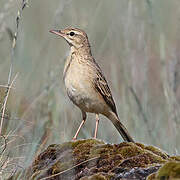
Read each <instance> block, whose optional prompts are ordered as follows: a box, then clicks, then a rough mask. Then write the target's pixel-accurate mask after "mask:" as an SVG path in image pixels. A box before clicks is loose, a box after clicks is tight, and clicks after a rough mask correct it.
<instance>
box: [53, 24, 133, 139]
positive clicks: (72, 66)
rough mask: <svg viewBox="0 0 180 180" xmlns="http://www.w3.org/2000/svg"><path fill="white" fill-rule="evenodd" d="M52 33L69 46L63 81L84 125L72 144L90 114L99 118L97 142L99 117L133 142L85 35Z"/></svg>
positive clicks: (73, 30) (72, 30) (67, 30)
mask: <svg viewBox="0 0 180 180" xmlns="http://www.w3.org/2000/svg"><path fill="white" fill-rule="evenodd" d="M50 32H51V33H54V34H56V35H58V36H60V37H62V38H64V39H65V40H66V41H67V43H68V44H69V46H70V52H69V55H68V57H67V59H66V62H65V65H64V72H63V81H64V84H65V88H66V91H67V95H68V97H69V98H70V100H71V101H72V102H73V103H74V104H75V105H76V106H78V107H79V108H80V110H81V112H82V122H81V124H80V126H79V128H78V129H77V131H76V133H75V135H74V137H73V140H76V139H77V136H78V134H79V131H80V129H81V128H82V126H83V125H84V123H85V121H86V118H87V113H94V114H95V115H96V116H95V117H96V118H95V119H96V125H95V131H94V138H97V132H98V124H99V120H100V119H99V115H100V114H102V115H104V116H105V117H107V118H108V119H109V120H110V121H111V122H112V123H113V124H114V126H115V127H116V129H117V130H118V132H119V133H120V135H121V136H122V138H123V140H124V141H127V142H134V140H133V138H132V137H131V136H130V134H129V132H128V131H127V129H126V128H125V126H124V125H123V124H122V123H121V121H120V119H119V117H118V114H117V110H116V106H115V102H114V100H113V97H112V93H111V90H110V88H109V86H108V83H107V81H106V79H105V76H104V74H103V72H102V70H101V68H100V66H99V65H98V64H97V62H96V61H95V59H94V57H93V55H92V53H91V47H90V43H89V40H88V36H87V34H86V33H85V31H84V30H81V29H79V28H73V27H67V28H65V29H63V30H50Z"/></svg>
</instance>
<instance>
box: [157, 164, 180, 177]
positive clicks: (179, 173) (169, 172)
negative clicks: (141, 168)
mask: <svg viewBox="0 0 180 180" xmlns="http://www.w3.org/2000/svg"><path fill="white" fill-rule="evenodd" d="M156 178H159V179H160V178H169V179H172V178H178V179H180V162H175V161H171V162H167V163H166V164H165V165H164V166H162V167H161V168H160V169H159V171H158V172H157V175H156Z"/></svg>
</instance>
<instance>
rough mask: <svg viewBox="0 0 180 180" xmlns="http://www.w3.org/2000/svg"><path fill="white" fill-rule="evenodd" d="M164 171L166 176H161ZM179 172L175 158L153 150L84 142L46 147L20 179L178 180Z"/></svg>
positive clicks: (177, 158)
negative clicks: (167, 179) (157, 179)
mask: <svg viewBox="0 0 180 180" xmlns="http://www.w3.org/2000/svg"><path fill="white" fill-rule="evenodd" d="M163 165H164V166H163ZM168 167H169V170H168V171H167V172H168V174H169V176H168V175H167V174H166V173H165V172H166V169H168ZM159 168H160V170H159V171H158V169H159ZM179 169H180V158H179V157H170V156H169V155H168V154H167V153H165V152H163V151H161V150H160V149H158V148H156V147H153V146H145V145H143V144H141V143H128V142H122V143H120V144H106V143H104V142H103V141H100V140H96V139H87V140H77V141H72V142H66V143H63V144H60V145H57V144H53V145H50V146H49V147H48V148H47V149H46V150H45V151H44V152H42V153H40V154H39V155H38V156H37V157H36V158H35V160H34V162H33V163H32V165H31V166H30V167H29V168H28V169H27V170H26V172H24V177H26V179H31V180H34V179H38V180H40V179H42V180H45V179H48V180H61V179H62V180H78V179H80V180H106V179H108V180H113V179H114V180H118V179H133V178H135V179H140V180H141V179H142V180H144V179H146V178H147V177H148V176H149V175H151V176H149V177H148V178H149V180H150V178H151V179H152V178H155V177H156V178H159V177H161V176H165V177H174V175H175V176H176V177H179ZM157 171H158V172H157ZM176 171H178V172H176ZM153 173H154V174H153ZM152 174H153V175H152Z"/></svg>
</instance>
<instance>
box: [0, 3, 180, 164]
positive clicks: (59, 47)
mask: <svg viewBox="0 0 180 180" xmlns="http://www.w3.org/2000/svg"><path fill="white" fill-rule="evenodd" d="M28 5H29V7H26V8H24V10H23V11H22V15H21V18H20V20H19V28H18V37H17V42H16V47H15V49H14V54H12V40H11V38H10V36H9V33H8V32H12V33H15V32H16V17H17V15H18V10H20V9H21V7H22V1H21V0H16V1H15V0H14V1H13V0H1V1H0V85H1V86H3V85H7V81H8V74H9V69H10V65H11V60H13V71H12V79H13V77H14V76H15V74H16V73H18V77H17V79H16V80H15V83H14V84H13V89H11V91H10V95H9V97H8V104H7V108H6V118H5V119H4V122H3V135H4V136H5V137H7V139H8V140H7V142H8V144H7V148H6V151H5V152H4V154H8V157H13V158H12V161H13V162H18V164H19V165H20V166H23V167H24V166H28V165H29V164H30V163H31V162H32V160H33V159H34V156H35V155H36V154H38V153H40V152H41V151H42V150H43V149H44V148H45V147H47V146H48V145H49V144H52V143H62V142H65V141H69V140H71V139H72V137H73V135H74V134H75V132H76V130H77V128H78V126H79V124H80V122H81V112H80V110H79V109H78V108H77V107H75V106H74V105H73V104H72V103H71V102H70V100H69V99H68V97H67V95H66V92H65V88H64V85H63V80H62V73H63V66H64V61H65V59H66V57H67V55H68V52H69V46H68V44H67V43H66V42H65V41H64V40H63V39H61V38H60V37H57V36H55V35H53V34H51V33H49V30H51V29H63V28H65V27H69V26H71V27H78V28H81V29H84V30H85V32H86V33H87V34H88V37H89V41H90V43H91V47H92V53H93V56H94V57H95V59H96V61H97V62H98V63H99V65H100V67H101V68H102V70H103V71H104V74H105V76H106V79H107V81H108V83H109V85H110V87H111V90H112V94H113V96H114V100H115V102H116V106H117V110H118V114H119V116H120V118H121V120H122V122H123V124H124V125H125V126H126V127H127V129H128V131H129V132H130V134H131V135H132V137H134V138H135V140H136V141H137V142H142V143H145V144H151V145H155V146H158V147H159V148H162V149H163V150H165V151H167V152H168V153H171V154H178V153H179V152H180V140H179V139H180V133H179V131H180V35H179V32H180V2H179V0H174V1H169V0H143V1H140V0H113V1H109V0H101V1H100V0H92V1H88V0H76V1H73V0H54V1H47V0H46V1H45V0H38V1H35V0H29V2H28ZM5 91H6V88H5V87H0V100H1V105H2V104H3V100H4V96H5ZM100 119H101V121H100V125H99V132H98V138H100V139H102V140H104V141H106V142H108V143H119V142H121V141H122V139H121V137H120V135H119V134H118V132H117V130H116V129H115V128H114V126H113V125H112V123H111V122H110V121H109V120H108V119H106V118H104V117H103V116H101V117H100ZM94 128H95V115H93V114H89V115H88V119H87V121H86V124H85V126H84V128H83V129H82V130H81V132H80V135H79V138H91V137H92V136H93V132H94ZM1 139H2V138H1ZM1 144H2V142H1Z"/></svg>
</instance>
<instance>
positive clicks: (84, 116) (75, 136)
mask: <svg viewBox="0 0 180 180" xmlns="http://www.w3.org/2000/svg"><path fill="white" fill-rule="evenodd" d="M82 119H83V120H82V122H81V124H80V126H79V128H78V130H77V131H76V134H75V135H74V137H73V140H76V139H77V136H78V134H79V131H80V129H81V127H82V126H83V124H84V123H85V121H86V113H85V112H84V111H82Z"/></svg>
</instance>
